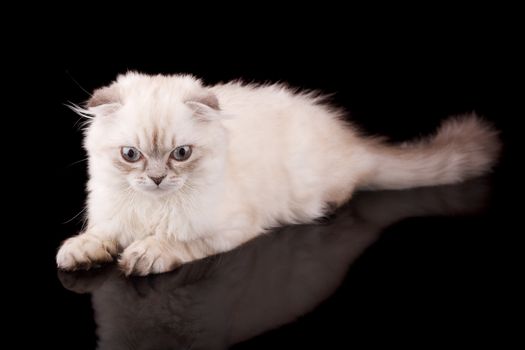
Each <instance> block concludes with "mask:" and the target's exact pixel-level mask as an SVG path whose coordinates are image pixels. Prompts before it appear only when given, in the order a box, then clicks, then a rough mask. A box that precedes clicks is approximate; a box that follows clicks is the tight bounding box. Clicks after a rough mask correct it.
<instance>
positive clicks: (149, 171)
mask: <svg viewBox="0 0 525 350" xmlns="http://www.w3.org/2000/svg"><path fill="white" fill-rule="evenodd" d="M85 110H86V112H87V113H88V114H89V115H91V116H93V118H92V120H91V122H90V123H89V125H88V127H87V129H86V138H85V148H86V150H87V152H88V156H89V167H90V176H91V178H92V179H93V180H94V181H96V182H97V183H99V182H100V181H102V182H103V183H104V184H105V185H107V186H111V187H113V186H114V187H115V188H121V189H122V190H131V191H138V192H141V193H147V194H150V195H160V196H161V195H165V194H169V193H174V192H175V191H179V190H191V188H192V186H197V185H198V184H199V181H201V182H202V181H208V182H209V181H210V176H213V175H214V173H218V172H220V171H221V166H222V164H223V162H224V159H225V151H226V150H225V148H226V135H225V130H224V128H223V127H222V124H221V117H222V116H221V110H220V107H219V102H218V100H217V98H216V96H215V95H214V94H213V92H211V91H210V90H209V89H207V88H206V87H203V85H202V84H201V82H200V81H199V80H197V79H195V78H193V77H191V76H183V75H176V76H161V75H157V76H148V75H143V74H137V73H127V74H126V75H121V76H119V77H118V78H117V80H116V81H115V82H113V83H112V84H111V85H109V86H107V87H103V88H101V89H98V90H96V91H95V92H94V93H93V96H92V97H91V99H89V101H88V102H87V103H86V106H85Z"/></svg>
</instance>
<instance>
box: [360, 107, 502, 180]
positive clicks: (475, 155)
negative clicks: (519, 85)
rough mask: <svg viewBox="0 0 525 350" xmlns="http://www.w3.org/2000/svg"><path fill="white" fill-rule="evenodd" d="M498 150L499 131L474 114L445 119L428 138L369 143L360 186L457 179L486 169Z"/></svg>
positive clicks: (489, 166) (480, 172)
mask: <svg viewBox="0 0 525 350" xmlns="http://www.w3.org/2000/svg"><path fill="white" fill-rule="evenodd" d="M500 150H501V142H500V140H499V137H498V132H497V131H496V130H495V129H494V128H493V127H492V126H491V125H490V124H489V123H487V122H485V121H483V120H482V119H480V118H479V117H478V116H476V114H474V113H472V114H468V115H463V116H459V117H453V118H450V119H448V120H446V121H445V122H444V123H443V124H442V125H441V126H440V127H439V129H438V131H437V133H436V134H435V135H433V136H431V137H429V138H426V139H423V140H420V141H417V142H408V143H403V144H400V145H394V146H392V145H387V144H385V143H379V142H377V143H372V144H370V145H369V147H368V148H367V151H368V152H369V154H370V155H371V157H370V158H371V159H372V160H373V161H372V163H371V164H372V165H371V167H370V169H369V171H368V172H367V174H366V175H365V176H363V179H362V181H361V186H362V187H365V188H373V189H405V188H410V187H418V186H431V185H443V184H452V183H457V182H460V181H463V180H466V179H468V178H471V177H474V176H478V175H481V174H484V173H486V172H487V171H489V170H490V169H491V167H492V166H493V165H494V164H495V162H496V160H497V158H498V155H499V153H500Z"/></svg>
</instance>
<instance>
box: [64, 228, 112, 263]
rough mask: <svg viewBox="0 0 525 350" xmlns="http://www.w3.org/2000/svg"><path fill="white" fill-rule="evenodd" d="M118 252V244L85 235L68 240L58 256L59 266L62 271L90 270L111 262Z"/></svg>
mask: <svg viewBox="0 0 525 350" xmlns="http://www.w3.org/2000/svg"><path fill="white" fill-rule="evenodd" d="M117 252H118V247H117V243H116V242H114V241H109V240H102V239H100V238H99V237H97V236H95V235H92V234H89V233H83V234H80V235H78V236H75V237H71V238H69V239H68V240H66V241H65V242H64V243H63V244H62V246H61V247H60V249H59V250H58V254H57V258H56V260H57V266H58V268H60V269H62V270H67V271H73V270H88V269H90V268H92V267H94V266H98V265H100V264H102V263H106V262H110V261H112V260H113V256H114V255H116V254H117Z"/></svg>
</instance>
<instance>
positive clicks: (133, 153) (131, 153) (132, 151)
mask: <svg viewBox="0 0 525 350" xmlns="http://www.w3.org/2000/svg"><path fill="white" fill-rule="evenodd" d="M120 154H121V155H122V158H124V159H125V160H126V161H128V162H132V163H133V162H136V161H137V160H139V159H140V156H141V154H140V151H139V150H138V149H136V148H135V147H122V148H121V149H120Z"/></svg>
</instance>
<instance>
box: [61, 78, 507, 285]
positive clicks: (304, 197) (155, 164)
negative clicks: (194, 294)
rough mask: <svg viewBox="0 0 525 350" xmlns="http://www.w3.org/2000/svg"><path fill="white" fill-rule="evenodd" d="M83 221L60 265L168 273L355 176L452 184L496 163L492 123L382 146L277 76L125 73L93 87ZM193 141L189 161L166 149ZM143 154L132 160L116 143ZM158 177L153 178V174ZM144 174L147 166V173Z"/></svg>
mask: <svg viewBox="0 0 525 350" xmlns="http://www.w3.org/2000/svg"><path fill="white" fill-rule="evenodd" d="M80 112H81V113H84V114H85V115H87V116H91V117H92V119H91V122H90V123H89V125H88V127H87V129H86V137H85V148H86V150H87V152H88V155H89V174H90V180H89V184H88V191H89V198H88V202H87V209H88V218H87V219H88V225H87V228H86V230H85V232H83V233H81V234H80V235H78V236H75V237H72V238H70V239H68V240H67V241H65V242H64V244H63V245H62V247H61V248H60V250H59V252H58V255H57V264H58V266H59V267H60V268H62V269H66V270H74V269H77V268H89V267H91V266H93V265H95V264H98V263H101V262H106V261H111V260H112V259H113V258H114V257H116V256H117V255H118V254H120V259H119V263H120V265H121V267H122V269H123V270H124V271H125V272H126V274H138V275H146V274H149V273H161V272H165V271H169V270H171V269H173V268H175V267H177V266H179V265H180V264H183V263H186V262H189V261H192V260H195V259H200V258H203V257H206V256H209V255H212V254H216V253H219V252H223V251H227V250H230V249H233V248H235V247H237V246H239V245H240V244H242V243H244V242H246V241H248V240H250V239H252V238H254V237H256V236H257V235H260V234H261V233H263V232H264V231H265V230H266V229H268V228H271V227H275V226H278V225H280V224H286V223H299V222H310V221H312V220H315V219H316V218H319V217H320V216H322V215H323V214H324V213H325V212H326V210H327V209H329V208H331V207H333V206H339V205H341V204H342V203H344V202H345V201H347V200H348V199H349V198H350V197H351V195H352V193H353V192H354V190H355V189H356V188H360V187H361V188H388V189H403V188H409V187H416V186H427V185H434V184H446V183H455V182H460V181H462V180H464V179H466V178H468V177H472V176H476V175H480V174H482V173H484V172H486V171H488V170H489V169H490V168H491V166H492V165H493V164H494V162H495V160H496V157H497V154H498V151H499V148H500V146H499V141H498V138H497V133H496V132H495V131H494V130H493V129H491V128H490V127H489V126H488V125H487V124H486V123H484V122H483V121H481V120H480V119H479V118H478V117H477V116H475V115H474V114H471V115H465V116H461V117H457V118H453V119H450V120H448V121H446V122H445V123H444V124H443V125H442V126H441V127H440V129H439V130H438V132H437V134H436V135H434V136H433V137H430V138H428V139H424V140H421V141H418V142H414V143H406V144H401V145H387V144H386V143H383V142H381V141H379V140H377V139H373V138H366V137H363V136H361V135H360V134H359V133H358V132H357V130H356V128H355V127H353V126H352V125H350V124H349V123H347V122H346V121H344V118H343V113H342V112H341V111H338V110H334V109H333V108H330V107H329V106H328V105H326V104H325V103H323V100H322V98H319V97H317V96H316V95H314V94H304V93H296V92H293V91H291V90H290V89H288V88H286V87H284V86H282V85H269V86H255V85H244V84H242V83H238V82H234V83H229V84H223V85H216V86H212V87H205V86H203V85H202V84H201V82H200V81H199V80H197V79H195V78H193V77H191V76H181V75H175V76H160V75H158V76H148V75H142V74H137V73H128V74H126V75H122V76H119V77H118V79H117V80H116V81H115V82H114V83H113V84H111V85H110V86H108V87H105V88H102V89H99V90H97V91H95V93H94V95H93V97H92V98H91V99H90V101H88V103H87V106H86V109H85V110H80ZM182 145H192V147H193V148H192V149H193V153H192V155H191V157H190V158H189V159H188V160H187V161H184V162H176V161H174V160H170V159H169V154H170V153H171V152H172V151H173V150H174V149H175V147H177V146H182ZM129 146H132V147H135V148H137V149H139V150H140V151H141V152H142V154H143V159H141V160H140V161H138V162H136V163H129V164H127V163H126V162H125V161H124V160H123V159H122V156H121V153H120V149H121V147H129ZM164 175H166V177H165V179H164V180H163V182H162V183H161V184H160V185H159V186H157V185H156V184H155V183H154V182H153V181H152V180H151V179H150V177H158V176H164ZM148 176H150V177H148Z"/></svg>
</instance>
